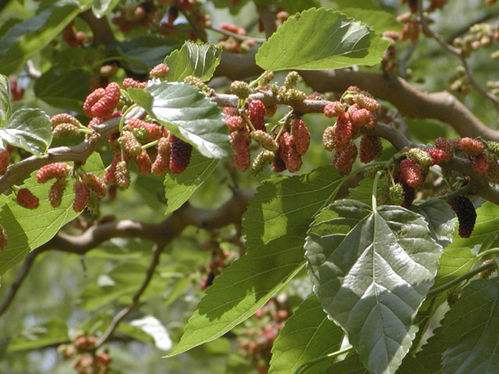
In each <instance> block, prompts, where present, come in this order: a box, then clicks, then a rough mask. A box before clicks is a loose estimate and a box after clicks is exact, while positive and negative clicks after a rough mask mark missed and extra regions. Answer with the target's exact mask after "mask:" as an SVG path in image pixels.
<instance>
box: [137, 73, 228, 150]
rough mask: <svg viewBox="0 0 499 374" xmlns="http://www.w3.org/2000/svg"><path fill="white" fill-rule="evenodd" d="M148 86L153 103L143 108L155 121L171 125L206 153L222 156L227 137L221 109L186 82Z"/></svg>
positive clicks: (226, 144)
mask: <svg viewBox="0 0 499 374" xmlns="http://www.w3.org/2000/svg"><path fill="white" fill-rule="evenodd" d="M147 90H148V91H149V92H150V94H151V96H152V103H151V107H149V108H147V107H146V108H145V109H146V110H147V111H148V112H149V113H150V114H151V115H153V116H154V117H156V119H157V120H158V121H160V122H161V123H163V124H164V125H172V126H173V129H174V130H175V131H177V132H178V133H179V134H180V136H181V137H182V138H184V139H186V140H187V141H189V142H190V143H192V144H193V145H194V146H195V147H196V148H197V149H198V151H199V152H200V153H201V154H202V155H203V156H205V157H208V158H223V157H225V156H226V155H227V148H228V144H229V141H228V139H229V138H228V136H227V130H226V128H225V124H224V122H223V119H222V113H221V112H220V109H219V108H218V106H217V105H216V104H215V103H214V102H212V101H211V100H209V99H208V98H206V97H205V96H204V95H203V94H202V93H200V92H199V91H197V90H196V89H195V88H194V87H192V86H191V85H189V84H185V83H167V82H161V83H158V82H155V83H152V84H151V85H149V86H148V87H147ZM170 128H171V127H170Z"/></svg>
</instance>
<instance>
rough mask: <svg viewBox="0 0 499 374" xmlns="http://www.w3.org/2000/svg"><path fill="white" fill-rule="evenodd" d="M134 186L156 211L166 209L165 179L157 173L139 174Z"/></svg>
mask: <svg viewBox="0 0 499 374" xmlns="http://www.w3.org/2000/svg"><path fill="white" fill-rule="evenodd" d="M133 188H134V190H135V191H136V192H138V194H139V195H140V196H141V197H142V199H143V200H144V202H145V203H146V204H147V205H148V206H149V208H151V209H153V210H154V211H156V212H161V213H163V212H164V211H165V208H166V206H165V198H164V187H163V181H162V180H161V179H160V178H158V177H156V176H155V175H152V174H150V175H139V176H137V179H135V182H134V183H133Z"/></svg>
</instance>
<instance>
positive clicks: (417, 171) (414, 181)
mask: <svg viewBox="0 0 499 374" xmlns="http://www.w3.org/2000/svg"><path fill="white" fill-rule="evenodd" d="M400 179H401V181H402V182H403V183H405V184H407V185H408V186H409V187H412V188H418V187H419V186H421V185H422V184H423V182H424V179H425V176H424V172H423V169H422V168H421V166H420V165H419V164H418V163H416V162H414V161H413V160H411V159H408V158H406V159H404V160H402V161H401V162H400Z"/></svg>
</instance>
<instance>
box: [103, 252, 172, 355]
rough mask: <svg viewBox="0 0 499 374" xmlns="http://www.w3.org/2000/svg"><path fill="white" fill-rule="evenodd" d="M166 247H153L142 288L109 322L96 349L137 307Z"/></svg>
mask: <svg viewBox="0 0 499 374" xmlns="http://www.w3.org/2000/svg"><path fill="white" fill-rule="evenodd" d="M163 249H164V247H162V246H160V245H158V244H156V245H155V246H154V249H153V253H152V256H151V261H150V263H149V266H148V268H147V271H146V276H145V278H144V281H143V282H142V285H141V286H140V288H139V289H138V290H137V291H136V292H135V294H134V295H133V297H132V302H131V303H130V304H129V305H128V306H126V307H125V308H123V309H121V310H120V311H119V312H118V313H117V314H116V315H115V316H114V317H113V320H112V321H111V323H110V324H109V326H108V328H107V329H106V331H105V332H104V334H102V335H101V336H100V337H99V339H98V340H97V343H96V344H95V349H98V348H100V347H101V346H102V345H103V344H104V343H106V342H107V340H108V339H109V338H111V336H112V335H113V333H114V331H115V330H116V329H117V328H118V326H119V324H120V323H121V321H123V319H125V318H126V316H128V315H129V314H130V312H131V311H132V310H133V309H135V308H136V307H137V305H138V304H139V301H140V298H141V297H142V295H143V294H144V292H145V291H146V290H147V287H148V286H149V283H151V280H152V278H153V276H154V272H155V270H156V268H157V267H158V265H159V260H160V257H161V254H162V253H163Z"/></svg>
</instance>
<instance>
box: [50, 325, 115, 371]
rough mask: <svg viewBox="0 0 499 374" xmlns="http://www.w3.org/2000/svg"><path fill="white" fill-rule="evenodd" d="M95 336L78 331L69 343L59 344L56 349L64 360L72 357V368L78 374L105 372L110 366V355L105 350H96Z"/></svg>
mask: <svg viewBox="0 0 499 374" xmlns="http://www.w3.org/2000/svg"><path fill="white" fill-rule="evenodd" d="M96 342H97V338H96V337H95V336H87V335H85V334H83V333H80V334H78V335H77V336H76V338H75V339H74V340H73V342H72V343H71V344H61V345H60V346H58V347H57V351H58V352H59V353H60V354H61V355H62V357H63V358H64V359H65V360H69V359H73V365H72V366H73V369H74V370H75V371H76V372H77V373H78V374H107V373H109V372H110V370H111V368H110V365H111V361H112V360H111V357H110V356H109V354H108V353H107V352H106V351H101V352H96V351H95V344H96Z"/></svg>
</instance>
